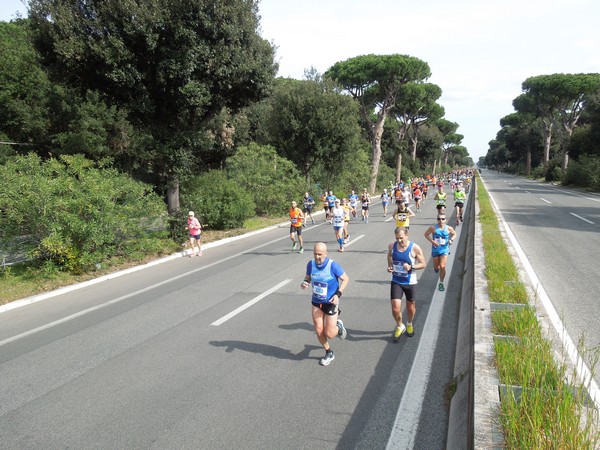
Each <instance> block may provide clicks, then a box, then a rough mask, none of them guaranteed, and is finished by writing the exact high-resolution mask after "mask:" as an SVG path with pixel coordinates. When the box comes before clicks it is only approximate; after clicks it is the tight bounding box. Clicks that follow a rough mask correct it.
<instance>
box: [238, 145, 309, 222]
mask: <svg viewBox="0 0 600 450" xmlns="http://www.w3.org/2000/svg"><path fill="white" fill-rule="evenodd" d="M226 170H227V176H228V178H230V179H231V180H233V181H235V183H236V184H237V185H238V186H240V187H241V188H242V189H245V190H246V191H247V192H249V193H250V194H251V195H252V198H253V200H254V203H255V204H256V213H257V214H258V215H265V214H266V215H269V214H271V215H277V214H282V213H284V212H285V213H287V210H288V208H289V203H290V201H291V199H292V198H297V199H298V201H299V199H300V198H301V196H302V194H303V193H304V187H305V182H304V181H303V180H302V177H301V176H300V174H299V172H298V170H297V169H296V167H295V166H294V164H293V163H292V162H291V161H289V160H287V159H285V158H282V157H280V156H278V155H277V152H276V151H275V149H274V148H273V147H271V146H261V145H258V144H255V143H251V144H250V145H248V146H246V147H240V148H239V149H238V150H237V152H236V154H235V155H233V156H231V157H229V158H227V160H226Z"/></svg>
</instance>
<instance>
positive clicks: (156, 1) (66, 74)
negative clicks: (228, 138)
mask: <svg viewBox="0 0 600 450" xmlns="http://www.w3.org/2000/svg"><path fill="white" fill-rule="evenodd" d="M257 13H258V6H257V2H256V1H250V0H230V1H228V2H221V1H217V0H207V1H202V2H199V1H193V0H181V1H175V2H174V1H171V0H148V1H144V2H140V1H137V0H107V1H97V0H96V1H94V0H87V1H86V0H31V2H30V18H31V21H32V29H33V32H34V37H35V40H34V42H35V45H36V48H37V49H38V50H39V52H40V54H41V56H42V58H43V61H44V64H45V65H46V67H47V68H48V70H49V73H50V74H51V75H52V76H53V77H54V78H55V79H62V80H64V81H65V82H66V83H68V84H69V85H71V86H75V87H78V88H79V89H80V90H81V91H82V92H85V91H87V90H93V91H98V92H100V93H101V94H102V95H103V96H104V97H105V98H106V99H107V100H108V102H109V104H111V105H112V104H115V105H120V106H123V107H125V108H126V109H127V110H128V111H129V119H130V120H131V121H132V123H133V124H134V125H135V126H136V127H137V128H138V129H139V130H140V131H141V132H143V133H145V134H146V135H147V140H146V143H145V147H146V148H145V149H144V152H145V156H146V157H149V158H150V160H148V161H143V162H144V163H146V164H147V165H148V166H149V170H150V171H151V172H152V173H153V174H154V176H155V177H156V179H157V182H158V183H159V184H160V185H161V187H163V188H166V191H167V198H168V203H169V212H170V213H174V212H175V211H176V210H178V209H179V204H178V203H179V198H178V188H179V180H180V179H181V178H182V177H185V176H187V175H188V174H189V172H190V167H193V162H194V160H195V159H201V158H202V150H203V148H205V146H206V145H207V139H206V136H205V133H204V128H203V127H204V125H205V123H206V122H207V121H209V120H210V119H211V118H212V117H214V116H215V115H217V114H219V113H220V112H221V110H222V109H223V108H230V109H231V111H232V112H236V111H237V110H239V109H240V108H242V107H244V106H246V105H248V104H249V103H251V102H253V101H256V100H259V99H261V98H263V97H264V96H265V95H267V93H268V91H269V88H270V84H271V81H272V79H273V77H274V75H275V73H276V70H277V65H276V64H275V63H274V60H273V57H274V49H273V47H272V46H271V44H270V43H269V42H267V41H266V40H264V39H262V38H261V37H260V35H259V34H258V25H259V19H258V14H257Z"/></svg>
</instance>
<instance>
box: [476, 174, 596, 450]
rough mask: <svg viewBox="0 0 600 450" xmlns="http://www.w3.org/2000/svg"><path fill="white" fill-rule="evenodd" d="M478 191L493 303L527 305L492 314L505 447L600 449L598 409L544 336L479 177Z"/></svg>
mask: <svg viewBox="0 0 600 450" xmlns="http://www.w3.org/2000/svg"><path fill="white" fill-rule="evenodd" d="M477 192H478V201H479V205H480V215H479V220H480V222H481V224H482V232H483V245H484V251H485V266H486V276H487V279H488V286H489V295H490V301H491V302H501V303H517V304H519V303H520V304H525V305H523V306H519V307H515V308H514V309H511V310H501V311H494V312H492V332H493V334H494V335H495V339H494V347H495V352H496V366H497V370H498V376H499V379H500V383H501V384H502V385H503V387H504V389H502V390H501V396H500V398H501V409H500V422H501V424H502V428H503V431H504V444H505V447H506V448H509V449H525V448H526V449H530V448H531V449H589V450H593V449H597V448H599V446H600V435H599V434H598V425H599V420H598V414H597V411H596V410H595V409H594V408H588V406H589V402H588V397H587V395H586V391H585V389H584V388H583V386H573V385H572V384H571V382H572V380H574V379H576V377H575V373H571V370H570V369H569V368H568V366H567V365H566V364H565V363H563V362H562V361H560V360H557V359H555V352H554V349H553V348H552V345H551V343H550V342H549V341H548V340H546V339H545V338H544V336H543V334H542V332H541V329H540V325H539V324H538V321H537V316H536V311H535V308H533V307H532V306H531V305H529V304H528V299H527V291H526V289H525V286H524V285H523V283H522V282H521V281H520V280H519V279H518V272H517V270H516V267H515V265H514V262H513V260H512V257H511V255H510V253H509V252H508V250H507V248H506V244H504V242H503V240H502V236H501V234H500V230H499V227H498V219H497V216H496V214H495V212H494V210H493V208H492V204H491V202H490V198H489V195H488V193H487V191H486V190H485V187H484V185H483V183H481V181H480V180H479V178H477ZM569 380H571V382H570V381H569Z"/></svg>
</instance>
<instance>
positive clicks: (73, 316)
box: [0, 235, 290, 347]
mask: <svg viewBox="0 0 600 450" xmlns="http://www.w3.org/2000/svg"><path fill="white" fill-rule="evenodd" d="M289 238H290V237H289V236H288V235H286V236H282V237H280V238H277V239H274V240H272V241H269V242H267V243H265V244H261V245H258V246H256V247H253V248H250V249H248V250H246V251H244V252H242V253H241V254H244V253H250V252H253V251H254V250H258V249H259V248H262V247H265V246H267V245H271V244H273V243H275V242H278V241H282V240H284V239H289ZM239 256H240V254H235V255H231V256H228V257H227V258H223V259H220V260H219V261H215V262H214V263H212V264H207V265H206V266H202V267H199V268H197V269H194V270H190V271H187V272H185V273H182V274H181V275H177V276H176V277H173V278H169V279H168V280H164V281H161V282H160V283H156V284H153V285H151V286H148V287H145V288H144V289H140V290H139V291H135V292H131V293H129V294H126V295H123V296H121V297H117V298H115V299H112V300H109V301H108V302H105V303H102V304H100V305H96V306H93V307H91V308H88V309H84V310H83V311H79V312H77V313H75V314H71V315H70V316H67V317H63V318H62V319H59V320H55V321H54V322H50V323H47V324H46V325H42V326H40V327H37V328H33V329H31V330H29V331H25V332H24V333H20V334H17V335H15V336H12V337H10V338H7V339H4V340H3V341H0V347H2V346H3V345H6V344H10V343H11V342H15V341H18V340H19V339H23V338H25V337H27V336H31V335H32V334H35V333H39V332H40V331H44V330H47V329H49V328H52V327H55V326H57V325H61V324H63V323H66V322H69V321H71V320H73V319H77V318H78V317H82V316H84V315H86V314H89V313H92V312H94V311H98V310H99V309H102V308H104V307H106V306H110V305H113V304H115V303H119V302H121V301H123V300H127V299H128V298H131V297H134V296H136V295H139V294H143V293H144V292H149V291H151V290H152V289H155V288H157V287H160V286H163V285H165V284H168V283H172V282H173V281H176V280H179V279H181V278H184V277H187V276H189V275H192V274H194V273H197V272H201V271H203V270H206V269H208V268H210V267H213V266H216V265H217V264H221V263H223V262H226V261H228V260H230V259H233V258H238V257H239Z"/></svg>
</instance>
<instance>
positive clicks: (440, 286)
mask: <svg viewBox="0 0 600 450" xmlns="http://www.w3.org/2000/svg"><path fill="white" fill-rule="evenodd" d="M438 289H439V290H440V291H443V290H444V289H445V288H444V283H440V284H438Z"/></svg>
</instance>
